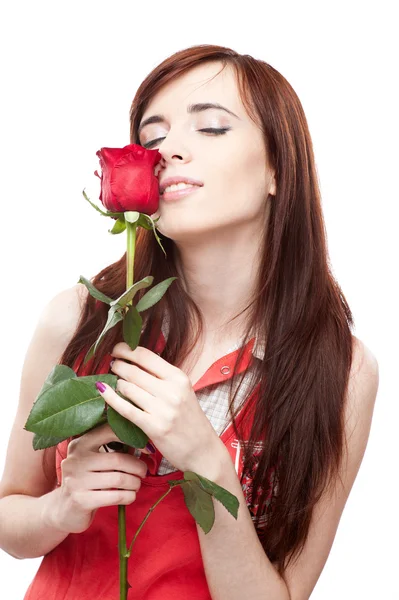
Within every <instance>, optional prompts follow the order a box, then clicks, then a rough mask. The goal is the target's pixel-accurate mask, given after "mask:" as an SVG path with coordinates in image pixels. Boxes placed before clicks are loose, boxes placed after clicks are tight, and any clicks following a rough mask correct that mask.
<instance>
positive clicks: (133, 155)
mask: <svg viewBox="0 0 399 600" xmlns="http://www.w3.org/2000/svg"><path fill="white" fill-rule="evenodd" d="M96 154H97V156H98V157H99V159H100V166H101V170H102V173H101V177H100V175H99V174H98V172H97V171H95V172H94V174H95V175H97V177H99V178H100V179H101V192H100V200H101V202H102V204H103V205H104V206H105V208H106V209H107V210H108V211H111V212H127V211H137V212H140V213H144V214H146V215H152V214H154V213H155V212H156V211H157V210H158V206H159V182H158V179H157V177H156V176H155V175H154V167H155V165H156V164H157V163H158V162H159V161H160V160H161V158H162V155H161V153H160V152H158V150H149V149H147V148H143V147H142V146H139V145H138V144H129V145H128V146H124V147H123V148H101V150H98V152H96Z"/></svg>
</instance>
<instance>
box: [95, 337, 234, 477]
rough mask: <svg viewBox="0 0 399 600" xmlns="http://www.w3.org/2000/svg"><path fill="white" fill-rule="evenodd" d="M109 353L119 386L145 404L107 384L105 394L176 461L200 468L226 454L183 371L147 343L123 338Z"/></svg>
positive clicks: (177, 464)
mask: <svg viewBox="0 0 399 600" xmlns="http://www.w3.org/2000/svg"><path fill="white" fill-rule="evenodd" d="M111 355H112V356H113V357H115V361H114V363H113V365H112V367H111V370H112V372H113V373H114V374H115V375H117V376H118V377H119V379H118V381H117V384H116V390H117V391H119V392H121V393H122V394H123V395H124V396H126V398H129V399H130V400H132V401H133V402H134V403H135V404H136V405H137V406H139V407H140V408H141V409H142V410H140V409H139V408H136V407H135V406H133V405H132V404H130V403H129V402H127V401H126V400H124V399H123V398H121V397H120V396H119V395H118V394H117V393H116V392H115V391H114V390H113V389H112V388H111V387H110V386H108V385H106V384H105V387H106V389H105V391H104V392H102V396H103V398H104V400H105V401H106V403H107V404H109V406H112V408H113V409H115V410H116V411H117V412H118V413H120V414H121V415H122V416H123V417H125V418H126V419H128V420H129V421H131V422H132V423H134V424H135V425H137V426H138V427H140V429H142V430H143V431H144V432H145V433H146V434H147V435H148V437H149V438H150V440H151V441H152V443H153V444H155V446H156V447H157V449H158V450H159V451H160V452H161V454H162V455H163V456H164V457H165V458H166V459H167V460H168V461H169V462H170V463H171V464H172V465H173V466H174V467H176V468H177V469H180V470H182V471H194V472H198V473H199V474H201V470H203V469H205V470H206V469H207V467H208V466H211V465H212V464H215V461H216V460H217V458H218V456H219V455H220V457H222V456H225V455H226V448H225V446H224V444H223V442H222V441H221V440H220V438H219V436H218V435H217V433H216V431H215V430H214V429H213V427H212V425H211V423H210V421H209V420H208V418H207V416H206V415H205V413H204V412H203V410H202V408H201V406H200V404H199V402H198V399H197V397H196V394H195V392H194V390H193V387H192V385H191V382H190V380H189V378H188V376H187V375H186V374H185V373H183V371H181V370H180V369H179V368H177V367H175V366H173V365H171V364H170V363H168V362H167V361H166V360H164V359H163V358H161V357H160V356H158V354H156V353H155V352H152V351H151V350H149V349H148V348H144V347H143V346H138V347H137V348H136V349H135V350H131V348H130V347H129V345H128V344H126V343H125V342H119V343H118V344H116V345H115V346H114V348H113V350H112V352H111ZM126 361H129V362H126ZM130 363H134V364H130Z"/></svg>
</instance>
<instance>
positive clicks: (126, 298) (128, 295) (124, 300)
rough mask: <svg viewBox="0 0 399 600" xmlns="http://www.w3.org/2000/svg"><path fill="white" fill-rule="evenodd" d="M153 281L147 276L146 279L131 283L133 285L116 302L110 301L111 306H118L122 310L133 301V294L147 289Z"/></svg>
mask: <svg viewBox="0 0 399 600" xmlns="http://www.w3.org/2000/svg"><path fill="white" fill-rule="evenodd" d="M153 281H154V278H153V277H152V276H151V275H148V276H147V277H144V279H141V280H140V281H137V282H136V283H133V285H131V286H130V287H129V288H128V289H127V290H126V291H125V292H123V294H122V295H121V296H119V298H117V299H116V300H112V302H111V306H118V307H120V308H124V307H125V306H126V305H127V304H129V302H130V301H131V300H133V298H134V296H135V294H136V293H137V292H138V291H139V290H141V289H143V288H147V287H149V286H150V285H151V284H152V282H153Z"/></svg>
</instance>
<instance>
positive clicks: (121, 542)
mask: <svg viewBox="0 0 399 600" xmlns="http://www.w3.org/2000/svg"><path fill="white" fill-rule="evenodd" d="M136 230H137V223H129V222H128V221H126V232H127V249H126V289H128V288H129V287H130V286H131V285H133V282H134V254H135V250H136ZM132 303H133V301H132V300H131V301H130V302H129V303H128V304H132ZM127 451H128V446H127V445H126V444H124V446H123V452H125V453H126V452H127ZM136 535H137V534H136ZM118 550H119V590H120V600H127V591H128V588H129V587H130V585H129V582H128V580H127V561H128V558H129V556H130V550H129V552H128V550H127V546H126V506H124V505H119V506H118Z"/></svg>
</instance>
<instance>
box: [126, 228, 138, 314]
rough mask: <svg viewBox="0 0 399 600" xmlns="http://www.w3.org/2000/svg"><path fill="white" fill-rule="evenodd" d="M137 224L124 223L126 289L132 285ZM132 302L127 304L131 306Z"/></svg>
mask: <svg viewBox="0 0 399 600" xmlns="http://www.w3.org/2000/svg"><path fill="white" fill-rule="evenodd" d="M136 230H137V223H129V221H126V233H127V252H126V289H128V288H129V287H130V286H131V285H133V283H134V254H135V251H136ZM132 303H133V300H131V301H130V302H129V304H132Z"/></svg>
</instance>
